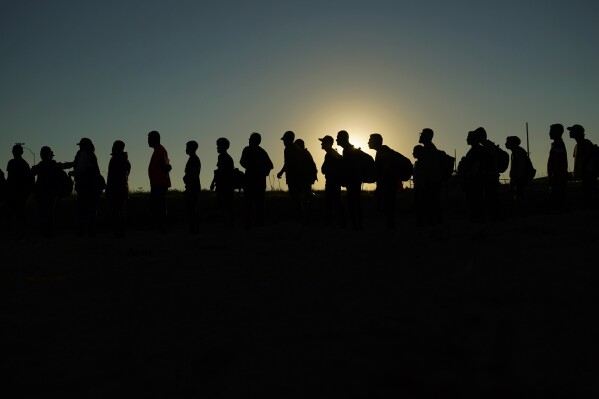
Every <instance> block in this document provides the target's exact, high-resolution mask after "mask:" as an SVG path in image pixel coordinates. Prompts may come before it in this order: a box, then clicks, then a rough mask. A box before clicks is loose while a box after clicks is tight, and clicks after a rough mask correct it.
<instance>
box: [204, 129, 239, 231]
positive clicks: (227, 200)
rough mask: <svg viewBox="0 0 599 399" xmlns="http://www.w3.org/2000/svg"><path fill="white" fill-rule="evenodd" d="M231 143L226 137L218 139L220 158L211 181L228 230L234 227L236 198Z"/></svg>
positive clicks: (217, 147)
mask: <svg viewBox="0 0 599 399" xmlns="http://www.w3.org/2000/svg"><path fill="white" fill-rule="evenodd" d="M229 145H230V143H229V140H227V139H226V138H224V137H221V138H219V139H218V140H216V151H217V152H218V160H217V163H216V169H215V170H214V178H213V179H212V183H210V190H213V191H214V190H216V203H217V206H218V209H219V212H220V215H221V218H223V220H224V223H225V228H226V229H227V230H229V229H232V228H233V221H234V214H233V205H234V200H235V188H234V187H233V169H235V164H234V162H233V158H231V155H229V153H228V152H227V150H228V149H229Z"/></svg>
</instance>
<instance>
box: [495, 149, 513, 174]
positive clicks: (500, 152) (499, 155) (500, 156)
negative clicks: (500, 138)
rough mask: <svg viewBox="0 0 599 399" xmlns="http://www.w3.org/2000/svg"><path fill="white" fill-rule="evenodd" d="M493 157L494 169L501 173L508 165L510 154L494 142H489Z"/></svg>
mask: <svg viewBox="0 0 599 399" xmlns="http://www.w3.org/2000/svg"><path fill="white" fill-rule="evenodd" d="M491 145H492V148H493V151H494V157H495V171H496V172H497V173H503V172H505V171H506V170H507V168H508V166H509V165H510V154H509V153H508V152H507V151H506V150H504V149H503V148H501V147H500V146H499V145H497V144H495V143H491Z"/></svg>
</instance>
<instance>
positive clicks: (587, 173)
mask: <svg viewBox="0 0 599 399" xmlns="http://www.w3.org/2000/svg"><path fill="white" fill-rule="evenodd" d="M568 130H569V132H570V137H571V138H572V139H574V140H575V141H576V145H575V148H574V170H573V177H574V178H575V179H577V180H580V181H581V186H582V192H583V196H584V200H585V205H586V206H587V207H588V208H591V209H596V208H597V176H598V170H599V159H597V154H598V153H599V150H597V146H596V145H594V144H593V143H592V142H590V141H589V140H588V139H586V138H585V130H584V128H583V127H582V126H580V125H573V126H571V127H568ZM563 132H564V127H563V125H561V124H553V125H551V126H550V131H549V137H550V139H551V140H552V145H551V150H550V152H549V158H548V162H547V176H548V181H549V200H550V202H549V203H550V207H549V210H550V212H552V213H562V212H565V211H567V209H568V203H567V182H568V181H569V180H570V178H571V177H572V176H571V175H570V173H569V172H568V156H567V152H566V146H565V143H564V141H563V139H562V135H563ZM433 137H434V132H433V130H432V129H429V128H425V129H423V130H422V131H421V132H420V134H419V140H418V142H419V144H418V145H416V146H415V147H414V148H413V152H412V156H413V158H414V159H415V161H414V164H413V171H411V173H412V176H411V177H412V181H413V188H414V201H415V209H416V212H417V221H418V223H419V224H426V225H433V226H434V225H438V224H440V223H442V220H443V215H442V213H443V212H442V204H441V187H442V185H443V182H444V181H445V180H446V179H445V175H444V173H443V172H442V165H441V162H442V159H441V158H440V153H442V151H439V150H438V149H437V147H436V146H435V145H434V144H433ZM147 139H148V146H149V147H151V148H152V149H153V153H152V156H151V158H150V162H149V166H148V177H149V180H150V208H151V212H152V220H153V221H154V222H155V226H156V228H157V230H158V231H160V232H162V233H165V232H166V229H167V223H166V216H167V209H166V195H167V192H168V189H169V187H171V180H170V171H171V169H172V167H171V165H170V161H169V157H168V152H167V150H166V149H165V148H164V146H163V145H162V144H161V140H160V134H159V133H158V132H157V131H151V132H149V133H148V137H147ZM261 139H262V138H261V135H260V134H259V133H256V132H254V133H252V134H251V135H250V137H249V143H248V145H247V146H246V147H245V148H244V149H243V152H242V155H241V158H240V160H239V164H240V166H241V167H242V168H244V170H245V174H244V182H243V184H242V186H243V193H244V199H245V201H244V224H245V227H246V228H252V227H254V226H257V225H260V224H261V223H262V220H263V217H264V205H265V192H266V180H267V178H268V176H269V175H270V173H271V170H272V169H273V168H274V165H273V163H272V161H271V159H270V157H269V155H268V153H267V151H266V150H264V148H262V147H261V145H260V144H261ZM281 140H282V141H283V145H284V152H283V158H284V163H283V166H282V168H281V169H280V171H279V172H278V173H277V177H278V178H279V179H280V178H282V177H283V175H285V180H286V184H287V187H288V192H289V198H290V204H291V206H290V211H291V212H293V213H294V215H295V217H296V220H297V221H298V222H299V223H309V222H310V220H309V219H310V215H311V214H312V210H311V207H312V197H313V191H312V186H313V184H314V183H315V182H316V181H317V179H318V167H317V166H316V164H315V162H314V159H313V157H312V155H311V154H310V152H309V151H308V149H307V148H306V147H305V144H304V142H303V140H302V139H296V137H295V133H294V132H293V131H286V132H285V133H284V134H283V137H281ZM319 141H320V142H321V148H322V150H323V151H324V152H325V157H324V162H323V164H322V165H321V168H320V172H321V173H322V175H323V176H324V177H325V189H324V222H325V225H327V226H332V225H336V226H338V227H342V228H345V227H346V226H347V225H348V224H351V227H352V228H354V229H356V230H363V229H364V220H363V209H362V185H363V183H364V180H363V179H362V174H361V170H360V168H361V167H362V165H361V163H360V162H361V161H360V156H359V153H360V152H361V150H360V149H359V148H356V147H355V146H354V145H353V144H351V142H350V140H349V133H348V132H347V131H345V130H341V131H339V132H338V133H337V137H336V138H335V139H334V138H333V137H332V136H330V135H326V136H324V137H322V138H319ZM466 142H467V144H468V145H469V146H470V149H469V151H468V152H467V154H466V155H465V156H464V157H463V158H462V159H461V160H460V161H459V163H458V164H457V168H456V170H455V172H456V173H455V175H456V178H457V180H458V181H459V182H460V184H461V185H462V187H463V190H464V194H465V198H466V200H467V203H468V207H469V210H470V216H471V220H472V221H473V222H475V223H481V222H485V221H488V220H493V219H495V218H497V216H498V215H499V209H498V197H497V195H498V188H499V176H500V173H503V171H504V169H502V167H501V166H500V164H501V161H500V153H501V152H505V151H503V150H498V148H499V146H497V145H496V144H495V143H493V142H492V141H491V140H489V139H488V138H487V132H486V130H485V129H484V128H482V127H479V128H477V129H475V130H473V131H470V132H468V134H467V138H466ZM335 143H337V145H338V146H339V147H340V148H341V149H342V152H341V153H339V152H338V151H337V150H336V149H335V148H334V147H333V145H334V144H335ZM78 146H79V151H77V153H76V155H75V158H74V160H73V161H72V162H56V161H55V160H54V159H53V158H54V153H53V152H52V149H51V148H50V147H48V146H44V147H42V149H41V150H40V157H41V161H40V162H39V163H38V164H36V165H34V166H33V167H30V166H29V164H28V163H27V162H26V161H25V160H24V159H23V147H22V145H20V144H15V145H14V146H13V149H12V153H13V159H11V160H10V161H9V162H8V165H7V168H6V170H7V178H6V179H5V178H4V173H3V172H2V171H0V188H1V191H2V192H3V193H5V195H3V197H5V199H6V200H5V203H6V208H7V212H6V215H7V225H8V228H9V231H11V232H12V233H13V234H15V235H17V236H18V235H22V233H23V231H22V230H21V229H22V226H23V223H22V221H23V220H24V218H25V214H26V204H27V199H28V197H29V196H30V195H31V194H33V195H34V197H35V202H36V204H37V210H38V220H39V225H40V232H41V233H42V235H45V236H49V235H52V232H53V213H54V208H55V206H56V202H57V201H58V199H59V198H60V197H62V196H65V195H70V193H71V191H72V189H73V188H74V190H75V191H76V193H77V233H78V235H80V236H84V235H94V234H95V231H96V218H97V208H98V203H99V200H100V197H101V194H102V193H103V192H105V197H106V199H107V203H108V206H109V209H110V214H111V218H112V226H113V229H114V234H115V236H117V237H118V236H123V235H124V234H125V205H126V202H127V198H128V195H129V186H128V179H129V174H130V172H131V163H130V162H129V160H128V156H127V152H125V143H124V142H123V141H121V140H117V141H115V142H114V143H113V146H112V152H111V159H110V162H109V166H108V174H107V178H106V180H105V179H104V177H103V176H102V174H101V173H100V169H99V167H98V160H97V157H96V155H95V148H94V144H93V142H92V141H91V140H90V139H89V138H82V139H81V140H80V141H79V143H78ZM229 146H230V142H229V140H228V139H226V138H224V137H221V138H219V139H218V140H217V141H216V150H217V152H218V161H217V164H216V169H215V171H214V177H213V179H212V182H211V184H210V189H211V190H214V191H215V192H216V199H217V205H218V211H219V214H220V217H221V220H222V221H223V223H224V225H225V227H226V228H232V227H233V223H234V219H235V218H234V213H233V209H234V208H233V204H234V193H235V189H236V188H237V187H238V184H237V183H236V182H235V178H236V177H235V173H234V171H235V169H236V168H235V163H234V161H233V158H232V157H231V156H230V155H229V154H228V149H229ZM198 147H199V146H198V143H197V142H196V141H193V140H192V141H189V142H187V143H186V148H185V152H186V154H187V155H188V161H187V163H186V165H185V173H184V177H183V182H184V184H185V191H184V196H185V212H186V217H187V220H188V223H189V231H190V233H192V234H195V233H197V232H198V231H199V224H198V223H199V209H198V199H199V194H200V191H201V184H200V171H201V162H200V159H199V157H198V155H197V150H198ZM368 147H369V148H370V149H372V150H374V151H375V152H376V156H375V158H374V163H375V165H376V189H375V192H374V194H375V197H376V199H377V201H376V202H377V207H378V209H379V210H380V211H381V215H382V216H383V217H384V219H385V223H386V227H387V228H388V229H393V228H394V227H395V219H396V216H395V208H396V203H397V193H398V191H399V190H401V189H402V187H403V184H402V180H401V179H400V178H399V174H400V172H399V171H398V167H397V165H396V162H395V159H396V155H397V152H396V151H395V150H393V149H391V148H389V147H388V146H387V145H384V144H383V137H382V135H380V134H378V133H373V134H371V135H370V137H369V141H368ZM505 147H506V148H507V149H508V150H510V152H511V156H509V159H508V161H507V162H509V164H510V171H509V176H510V186H509V188H510V194H511V196H512V197H513V199H514V203H515V205H516V207H517V209H518V211H519V212H520V214H521V215H527V214H528V213H529V211H530V204H529V201H528V193H527V191H528V185H529V184H530V182H531V181H532V179H533V178H534V176H535V173H536V170H535V168H534V167H533V165H532V163H531V161H530V158H529V156H528V154H527V152H526V151H525V150H524V149H523V148H522V147H521V140H520V139H519V138H518V137H516V136H509V137H507V138H506V142H505ZM504 168H507V164H506V166H505V167H504ZM68 169H70V171H69V172H68V174H67V173H66V172H64V171H65V170H68ZM65 176H66V177H65ZM71 177H72V178H73V179H74V187H73V186H72V185H73V181H72V180H71ZM343 188H345V192H346V193H345V201H344V198H343Z"/></svg>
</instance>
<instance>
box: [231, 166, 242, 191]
mask: <svg viewBox="0 0 599 399" xmlns="http://www.w3.org/2000/svg"><path fill="white" fill-rule="evenodd" d="M232 183H233V189H234V190H243V188H244V187H245V173H243V172H242V171H241V170H239V168H235V169H233V175H232Z"/></svg>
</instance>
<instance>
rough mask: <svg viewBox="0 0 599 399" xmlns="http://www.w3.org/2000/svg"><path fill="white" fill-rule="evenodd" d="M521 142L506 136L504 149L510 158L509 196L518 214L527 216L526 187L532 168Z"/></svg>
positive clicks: (528, 209) (528, 210)
mask: <svg viewBox="0 0 599 399" xmlns="http://www.w3.org/2000/svg"><path fill="white" fill-rule="evenodd" d="M520 143H521V140H520V138H519V137H517V136H508V137H507V138H506V139H505V147H506V148H507V149H508V150H510V151H511V153H512V154H511V157H510V195H511V196H512V198H513V200H514V202H515V204H516V209H517V210H518V214H519V215H520V216H527V215H528V214H529V212H530V206H529V202H528V186H529V185H530V182H531V180H532V178H533V177H534V168H533V166H532V163H531V161H530V158H529V157H528V154H527V153H526V150H525V149H524V148H522V147H521V146H520Z"/></svg>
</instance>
